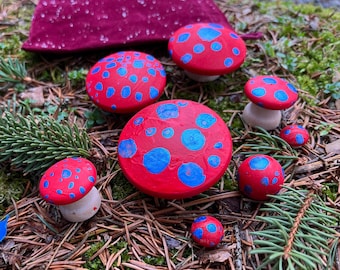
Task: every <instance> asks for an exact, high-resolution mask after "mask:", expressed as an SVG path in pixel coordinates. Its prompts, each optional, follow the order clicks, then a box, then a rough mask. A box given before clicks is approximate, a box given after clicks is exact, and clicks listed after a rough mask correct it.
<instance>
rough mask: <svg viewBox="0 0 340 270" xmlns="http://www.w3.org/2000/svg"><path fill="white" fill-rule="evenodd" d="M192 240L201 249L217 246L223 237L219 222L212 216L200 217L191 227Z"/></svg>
mask: <svg viewBox="0 0 340 270" xmlns="http://www.w3.org/2000/svg"><path fill="white" fill-rule="evenodd" d="M190 231H191V236H192V239H193V240H194V241H195V242H196V243H197V244H199V245H201V246H203V247H210V248H211V247H215V246H217V245H218V244H219V243H220V242H221V240H222V238H223V235H224V230H223V226H222V224H221V222H220V221H219V220H218V219H216V218H214V217H212V216H200V217H198V218H196V219H195V220H194V222H193V224H192V225H191V230H190Z"/></svg>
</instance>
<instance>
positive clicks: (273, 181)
mask: <svg viewBox="0 0 340 270" xmlns="http://www.w3.org/2000/svg"><path fill="white" fill-rule="evenodd" d="M278 181H279V178H277V177H274V178H273V180H272V184H273V185H275V184H276V183H277V182H278Z"/></svg>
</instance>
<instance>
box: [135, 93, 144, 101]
mask: <svg viewBox="0 0 340 270" xmlns="http://www.w3.org/2000/svg"><path fill="white" fill-rule="evenodd" d="M135 99H136V100H137V101H138V102H141V101H142V100H143V93H141V92H137V93H136V94H135Z"/></svg>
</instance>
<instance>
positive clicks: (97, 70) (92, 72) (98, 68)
mask: <svg viewBox="0 0 340 270" xmlns="http://www.w3.org/2000/svg"><path fill="white" fill-rule="evenodd" d="M99 71H100V67H95V68H94V69H92V71H91V74H96V73H98V72H99Z"/></svg>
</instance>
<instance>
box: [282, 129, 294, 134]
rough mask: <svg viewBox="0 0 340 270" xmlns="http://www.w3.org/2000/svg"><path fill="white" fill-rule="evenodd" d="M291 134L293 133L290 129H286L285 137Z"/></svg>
mask: <svg viewBox="0 0 340 270" xmlns="http://www.w3.org/2000/svg"><path fill="white" fill-rule="evenodd" d="M291 132H292V131H291V130H290V129H286V130H285V131H283V133H284V134H285V135H289V134H290V133H291Z"/></svg>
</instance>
